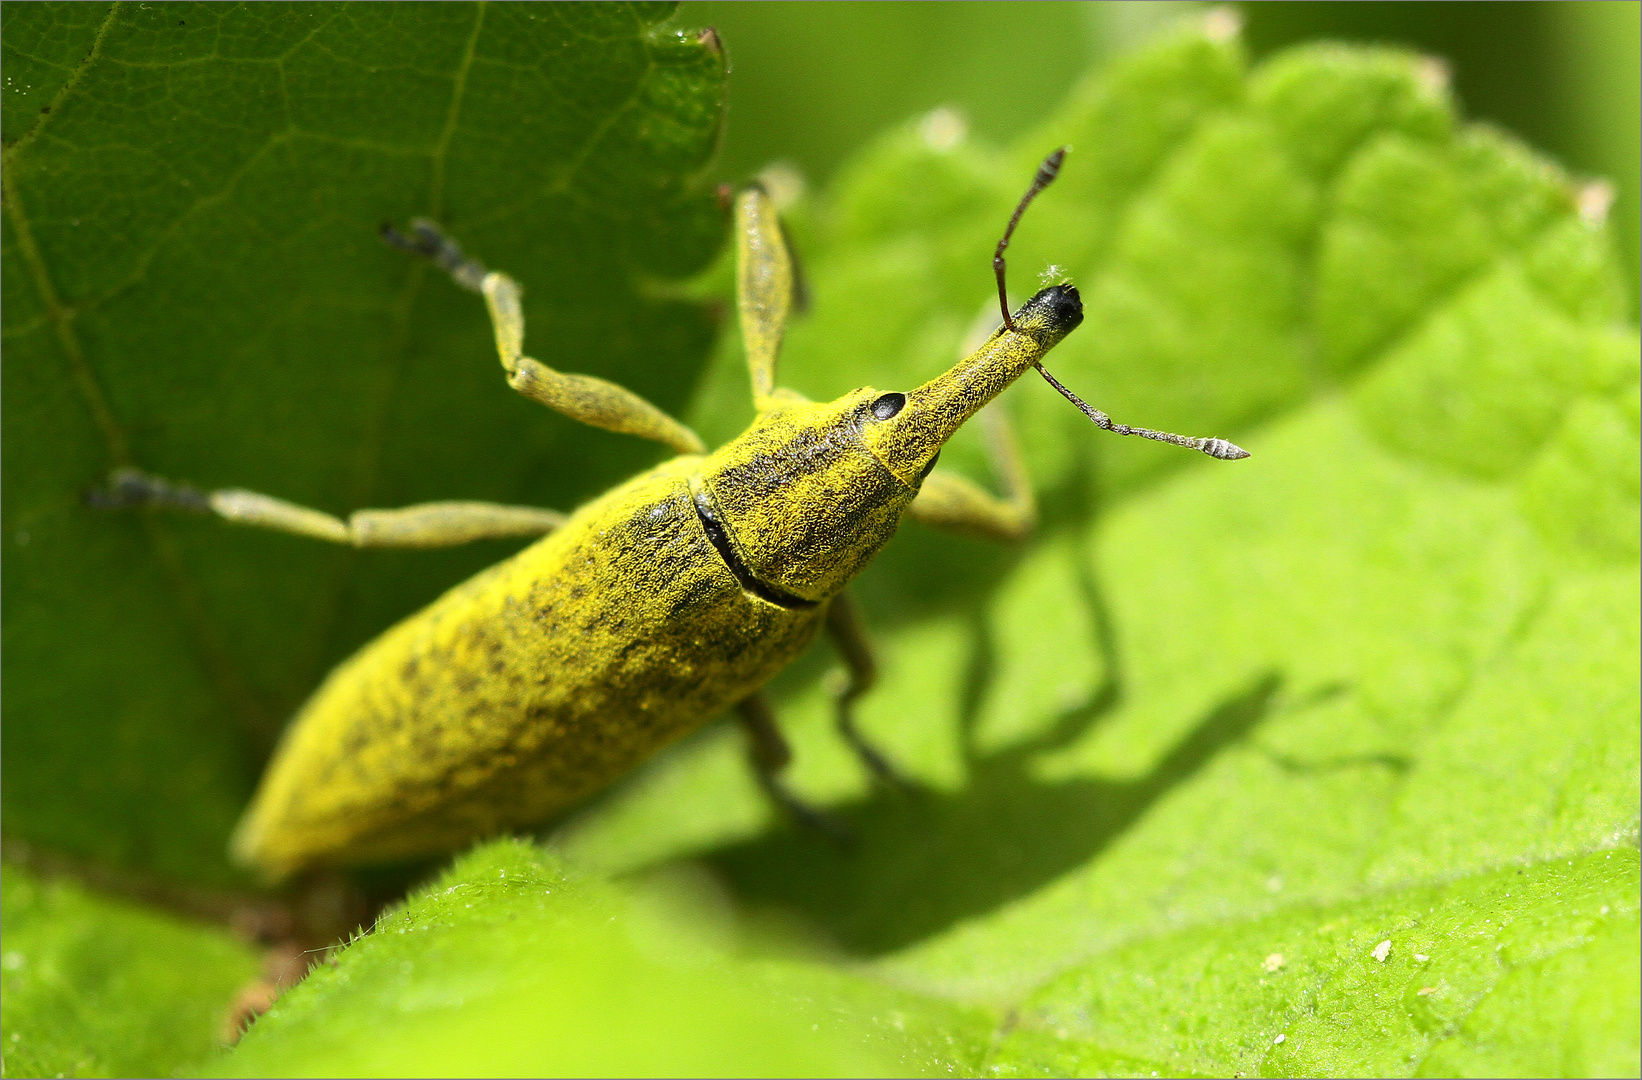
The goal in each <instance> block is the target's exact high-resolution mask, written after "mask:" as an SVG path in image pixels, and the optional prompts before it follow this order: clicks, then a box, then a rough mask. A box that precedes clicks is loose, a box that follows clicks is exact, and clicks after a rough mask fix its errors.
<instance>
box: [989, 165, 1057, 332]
mask: <svg viewBox="0 0 1642 1080" xmlns="http://www.w3.org/2000/svg"><path fill="white" fill-rule="evenodd" d="M1065 160H1066V147H1064V146H1063V147H1061V148H1060V149H1059V150H1056V151H1055V152H1054V153H1053V154H1050V155H1049V156H1048V157H1046V158H1044V159H1043V164H1042V165H1039V166H1038V174H1037V175H1036V176H1034V177H1032V186H1031V187H1029V188H1027V189H1026V194H1025V195H1022V196H1021V201H1020V204H1019V205H1018V206H1016V207H1015V213H1014V215H1013V216H1012V217H1010V219H1009V227H1008V228H1007V229H1005V230H1004V231H1003V239H1002V240H999V241H998V250H997V251H996V252H994V253H993V255H992V272H993V273H994V274H997V275H998V307H999V308H1000V309H1002V311H1003V324H1004V326H1005V327H1007V328H1008V329H1010V330H1014V329H1015V320H1014V319H1013V318H1011V317H1010V315H1009V290H1008V289H1007V288H1005V287H1004V260H1003V252H1004V249H1005V248H1007V247H1008V246H1009V238H1010V237H1012V236H1014V235H1015V226H1016V225H1019V224H1020V223H1021V215H1022V214H1024V213H1026V208H1027V207H1028V206H1030V205H1031V204H1032V200H1033V199H1035V198H1037V197H1038V192H1040V191H1042V190H1043V189H1044V188H1046V187H1048V186H1049V185H1050V184H1052V183H1054V182H1055V177H1057V176H1059V175H1060V163H1061V162H1063V161H1065Z"/></svg>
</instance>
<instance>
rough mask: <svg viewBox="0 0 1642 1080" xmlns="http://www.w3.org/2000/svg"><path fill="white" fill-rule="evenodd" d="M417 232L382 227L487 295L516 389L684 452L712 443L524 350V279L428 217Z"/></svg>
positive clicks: (622, 392) (624, 394)
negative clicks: (491, 265)
mask: <svg viewBox="0 0 1642 1080" xmlns="http://www.w3.org/2000/svg"><path fill="white" fill-rule="evenodd" d="M411 232H412V234H413V235H411V236H406V235H404V234H403V233H401V232H399V231H398V230H397V229H395V228H393V227H392V226H391V225H385V226H383V228H382V236H383V239H385V240H387V241H388V242H389V243H390V244H393V245H394V246H395V247H400V248H403V249H405V250H406V251H409V252H412V253H414V254H417V255H422V256H425V257H426V258H428V259H429V260H431V261H432V262H433V263H434V265H436V266H438V267H439V268H440V269H441V270H444V271H445V272H446V273H448V274H450V276H451V278H452V279H453V280H454V281H455V282H456V284H458V285H460V286H462V287H463V288H464V289H470V290H472V291H473V292H477V293H480V294H482V295H483V296H484V298H485V307H486V308H487V309H488V310H489V311H490V325H491V329H492V330H493V331H494V332H495V334H496V352H497V354H498V355H499V356H500V357H501V360H502V370H504V371H505V372H507V383H508V385H509V386H511V387H513V389H515V390H517V391H518V392H519V393H521V394H523V395H524V396H525V397H527V398H530V399H531V400H533V401H539V402H541V403H542V404H543V405H546V406H547V407H548V408H550V409H553V410H554V411H556V412H560V413H563V414H564V415H565V416H568V417H570V418H571V419H572V420H579V421H581V422H582V423H584V424H588V425H590V426H592V427H597V428H604V429H605V430H606V431H617V432H620V433H622V434H624V435H636V436H638V437H639V438H641V439H650V440H653V441H655V442H659V443H666V444H667V445H668V446H670V447H672V448H673V449H674V450H677V451H678V452H679V453H681V454H699V453H701V452H702V451H703V450H704V449H706V447H705V445H704V444H703V443H702V441H701V437H700V436H698V435H697V434H696V433H695V432H693V431H691V430H690V429H689V428H688V427H686V426H684V425H683V424H681V423H679V422H678V421H677V420H675V419H673V418H672V417H671V416H668V415H667V414H666V413H665V412H662V411H661V410H660V409H658V408H657V407H656V406H654V405H652V404H651V403H650V402H648V401H646V400H645V399H644V398H641V397H639V396H638V395H637V394H635V393H633V392H632V391H631V390H628V389H627V388H626V387H623V386H617V385H616V384H615V383H613V382H608V381H606V380H604V379H600V378H596V377H594V376H592V375H577V374H573V373H571V372H564V371H555V370H554V369H552V368H550V367H548V366H547V365H546V364H544V363H542V362H541V361H539V360H534V359H532V358H531V357H528V356H526V355H524V342H525V318H524V312H523V310H522V309H521V308H520V305H519V298H520V296H521V294H522V290H521V289H520V288H519V283H518V282H516V281H514V280H513V279H512V278H510V277H508V276H507V275H506V274H504V273H502V272H501V271H499V270H490V271H487V270H486V269H485V267H484V265H483V264H482V263H480V262H478V261H477V260H475V259H472V258H469V257H468V256H466V255H464V254H462V249H461V248H460V247H459V246H457V244H456V242H455V241H454V240H452V239H451V238H450V237H448V236H446V235H445V234H444V232H443V231H441V230H440V228H439V227H438V226H437V225H435V224H434V223H433V222H431V221H428V220H427V219H426V218H417V219H416V220H415V221H413V222H412V223H411Z"/></svg>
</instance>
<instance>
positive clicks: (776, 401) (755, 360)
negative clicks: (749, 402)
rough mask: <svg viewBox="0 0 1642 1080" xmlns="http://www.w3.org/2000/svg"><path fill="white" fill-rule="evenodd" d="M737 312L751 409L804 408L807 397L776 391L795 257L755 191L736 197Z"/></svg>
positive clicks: (766, 199) (771, 206)
mask: <svg viewBox="0 0 1642 1080" xmlns="http://www.w3.org/2000/svg"><path fill="white" fill-rule="evenodd" d="M735 224H736V280H735V285H736V310H737V312H738V313H739V315H740V317H741V343H742V346H743V348H744V349H745V350H746V353H747V373H748V375H749V376H751V378H752V384H753V408H754V409H756V410H757V411H758V412H759V413H760V414H762V413H767V412H770V411H771V410H774V409H778V408H780V407H782V406H783V405H792V404H803V403H804V402H805V401H807V400H808V399H806V398H805V397H804V395H802V394H800V393H798V392H797V391H794V390H787V389H784V388H777V387H776V385H775V361H776V357H777V356H778V355H779V354H780V352H781V338H782V336H783V335H784V334H785V333H786V331H787V320H788V319H789V318H790V317H791V316H792V308H793V288H794V286H793V282H794V280H795V277H794V273H793V260H792V252H790V251H788V250H787V238H786V236H785V234H784V233H783V232H782V230H781V218H780V216H779V215H778V214H777V213H776V209H775V203H774V201H773V200H771V198H770V196H769V195H768V194H766V193H765V191H764V189H763V188H761V187H758V186H757V185H753V186H751V187H748V188H746V189H745V190H743V191H742V192H741V194H740V195H738V196H736V202H735Z"/></svg>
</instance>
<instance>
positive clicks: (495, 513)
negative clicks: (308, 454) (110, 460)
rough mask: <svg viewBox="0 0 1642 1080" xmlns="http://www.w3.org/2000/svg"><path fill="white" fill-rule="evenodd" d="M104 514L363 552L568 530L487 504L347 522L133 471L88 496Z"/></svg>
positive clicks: (431, 507)
mask: <svg viewBox="0 0 1642 1080" xmlns="http://www.w3.org/2000/svg"><path fill="white" fill-rule="evenodd" d="M86 502H88V503H89V504H91V505H92V506H96V507H102V508H106V509H115V510H120V509H129V508H133V507H138V506H159V507H167V508H170V509H174V510H189V511H194V512H196V513H206V514H216V515H217V516H218V517H221V518H224V519H226V520H228V521H233V522H237V523H239V524H241V525H254V526H257V527H258V528H263V529H273V530H275V531H276V532H285V533H293V534H295V535H297V536H308V537H312V538H314V539H316V540H329V541H330V542H331V543H334V544H349V545H351V546H353V547H361V548H436V547H454V546H455V545H457V544H466V543H469V542H471V541H474V540H494V539H502V538H507V537H530V536H544V535H546V534H547V533H550V532H552V531H553V530H555V529H557V528H558V527H559V526H561V525H563V524H564V522H565V517H564V515H563V514H561V513H559V512H558V511H556V510H542V509H539V508H537V507H534V506H507V505H504V504H502V503H488V502H429V503H417V504H416V505H414V506H401V507H398V508H397V509H392V510H355V511H354V512H353V513H352V514H349V515H348V518H347V520H346V521H344V520H343V519H342V518H339V517H334V516H332V515H330V514H327V513H325V512H324V511H323V510H314V509H312V508H310V507H306V506H298V505H297V504H296V503H292V502H286V501H285V500H284V499H276V498H274V497H273V496H272V495H264V494H262V493H261V492H257V491H246V490H245V489H244V488H221V489H219V490H217V491H200V490H198V489H197V488H193V487H190V486H189V485H187V484H179V483H177V482H175V481H172V480H166V479H164V478H162V477H158V476H152V475H150V474H148V473H145V472H141V471H139V470H137V469H121V470H119V471H118V472H116V473H115V474H114V476H113V477H112V478H111V479H110V481H109V485H108V487H106V488H98V489H95V490H93V491H90V492H88V493H87V494H86Z"/></svg>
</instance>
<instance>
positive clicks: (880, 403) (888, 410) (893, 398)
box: [872, 393, 907, 420]
mask: <svg viewBox="0 0 1642 1080" xmlns="http://www.w3.org/2000/svg"><path fill="white" fill-rule="evenodd" d="M906 403H907V396H906V395H905V394H895V393H889V394H885V395H884V396H883V397H881V398H879V399H878V400H877V401H874V402H873V403H872V418H873V419H874V420H888V419H889V418H890V417H892V416H894V415H895V414H896V413H898V412H900V411H901V410H902V409H903V408H904V407H905V406H906Z"/></svg>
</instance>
